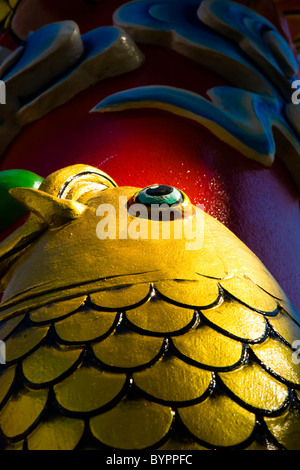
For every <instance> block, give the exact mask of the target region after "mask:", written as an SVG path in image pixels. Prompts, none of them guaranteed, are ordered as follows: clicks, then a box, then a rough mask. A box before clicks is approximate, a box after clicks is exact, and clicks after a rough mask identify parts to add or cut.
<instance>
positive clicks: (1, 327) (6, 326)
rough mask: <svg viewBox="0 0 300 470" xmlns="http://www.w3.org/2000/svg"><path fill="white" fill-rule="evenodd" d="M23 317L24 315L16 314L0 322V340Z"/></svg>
mask: <svg viewBox="0 0 300 470" xmlns="http://www.w3.org/2000/svg"><path fill="white" fill-rule="evenodd" d="M24 317H25V315H18V316H17V317H15V318H11V319H10V320H7V321H4V322H2V323H0V340H1V341H3V340H4V339H5V338H6V337H7V336H8V335H9V334H10V333H11V332H12V331H13V330H14V329H15V328H16V327H17V326H18V325H19V323H21V321H22V320H24Z"/></svg>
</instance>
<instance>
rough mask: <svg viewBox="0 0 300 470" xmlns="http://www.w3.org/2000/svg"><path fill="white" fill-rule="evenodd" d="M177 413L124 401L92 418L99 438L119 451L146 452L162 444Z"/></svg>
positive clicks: (94, 430) (167, 409)
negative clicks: (145, 449)
mask: <svg viewBox="0 0 300 470" xmlns="http://www.w3.org/2000/svg"><path fill="white" fill-rule="evenodd" d="M172 420H173V414H172V410H171V408H170V407H165V406H162V405H159V404H157V403H152V402H150V401H147V400H137V401H131V400H127V399H125V400H122V401H121V402H120V403H119V404H118V405H117V406H116V407H115V408H113V409H112V410H110V411H107V412H106V413H103V414H102V415H99V416H96V417H94V418H91V420H90V427H91V431H92V433H93V434H94V436H95V437H97V438H98V439H99V440H100V441H101V442H103V443H104V444H106V445H109V446H111V447H115V448H119V449H143V448H145V447H149V446H151V445H154V444H156V443H157V442H159V441H160V440H161V439H162V438H163V437H164V436H165V435H166V434H167V433H168V431H169V429H170V426H171V424H172Z"/></svg>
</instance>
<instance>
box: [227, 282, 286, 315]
mask: <svg viewBox="0 0 300 470" xmlns="http://www.w3.org/2000/svg"><path fill="white" fill-rule="evenodd" d="M220 284H221V286H222V287H224V289H226V290H227V292H229V293H230V294H231V295H233V296H234V297H235V298H237V299H239V300H240V301H241V302H243V303H244V304H246V305H248V306H249V307H251V308H253V309H255V310H259V311H261V312H273V311H275V310H276V309H277V302H276V300H275V299H274V298H273V297H271V296H270V295H269V294H267V293H266V292H265V291H263V290H262V289H260V288H259V287H258V286H257V285H256V284H254V282H252V281H250V280H249V279H246V278H245V279H239V278H232V279H225V280H224V281H220Z"/></svg>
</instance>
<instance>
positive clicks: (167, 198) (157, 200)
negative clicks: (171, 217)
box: [135, 184, 184, 206]
mask: <svg viewBox="0 0 300 470" xmlns="http://www.w3.org/2000/svg"><path fill="white" fill-rule="evenodd" d="M183 201H184V195H183V194H182V192H181V191H179V189H177V188H174V187H173V186H167V185H161V184H154V185H152V186H147V187H146V188H144V189H141V190H140V192H139V193H138V194H137V195H136V196H135V202H136V203H139V204H144V205H146V206H149V205H151V204H168V205H169V206H172V205H178V204H181V203H182V202H183Z"/></svg>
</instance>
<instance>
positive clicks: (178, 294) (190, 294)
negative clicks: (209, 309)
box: [155, 276, 219, 307]
mask: <svg viewBox="0 0 300 470" xmlns="http://www.w3.org/2000/svg"><path fill="white" fill-rule="evenodd" d="M155 287H156V289H157V290H158V292H160V293H161V294H162V295H164V296H165V297H167V298H168V299H170V300H173V301H175V302H178V303H180V304H185V305H190V306H194V307H206V306H208V305H211V304H214V303H215V302H217V301H218V299H219V288H218V283H217V282H216V280H214V279H209V278H207V277H203V276H201V277H199V280H197V281H184V280H182V281H161V282H157V283H156V284H155Z"/></svg>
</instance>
